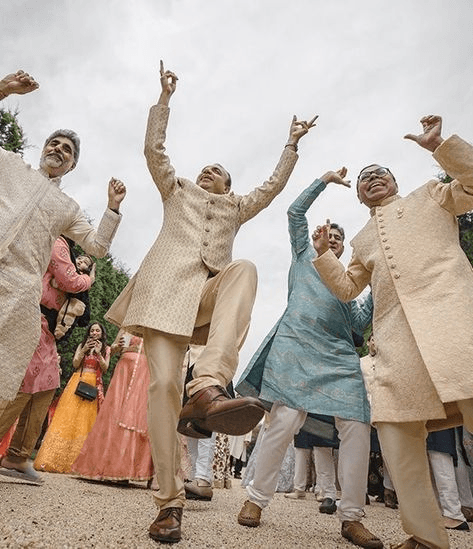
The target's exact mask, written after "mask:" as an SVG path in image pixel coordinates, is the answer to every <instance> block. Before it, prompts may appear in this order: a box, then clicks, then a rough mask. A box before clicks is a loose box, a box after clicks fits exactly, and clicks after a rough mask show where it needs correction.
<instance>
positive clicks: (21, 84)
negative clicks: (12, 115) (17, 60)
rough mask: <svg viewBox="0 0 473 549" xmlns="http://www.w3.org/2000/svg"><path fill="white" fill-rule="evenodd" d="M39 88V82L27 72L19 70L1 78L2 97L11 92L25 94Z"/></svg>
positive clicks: (0, 95) (0, 91)
mask: <svg viewBox="0 0 473 549" xmlns="http://www.w3.org/2000/svg"><path fill="white" fill-rule="evenodd" d="M38 88H39V84H38V82H36V80H35V79H34V78H33V77H32V76H30V75H29V74H28V73H27V72H24V71H21V70H20V71H17V72H16V73H14V74H8V75H7V76H5V77H4V78H2V80H0V99H5V97H8V96H9V95H11V94H14V93H16V94H19V95H23V94H25V93H30V92H32V91H34V90H36V89H38Z"/></svg>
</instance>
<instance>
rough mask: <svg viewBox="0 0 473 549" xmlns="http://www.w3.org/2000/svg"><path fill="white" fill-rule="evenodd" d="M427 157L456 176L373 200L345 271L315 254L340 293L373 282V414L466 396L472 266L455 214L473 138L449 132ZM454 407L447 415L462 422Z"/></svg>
mask: <svg viewBox="0 0 473 549" xmlns="http://www.w3.org/2000/svg"><path fill="white" fill-rule="evenodd" d="M434 158H435V159H436V160H437V161H438V162H439V164H440V165H441V166H442V168H443V169H444V170H445V171H446V173H448V174H449V175H450V176H451V177H453V178H454V181H452V182H451V183H448V184H445V183H440V182H439V181H437V180H433V181H430V182H428V183H427V184H425V185H423V186H422V187H420V188H418V189H416V190H415V191H413V192H412V193H411V194H410V195H408V196H407V197H405V198H401V197H399V196H394V197H389V198H387V199H386V200H385V201H384V202H383V203H382V204H381V206H378V207H375V208H372V209H371V219H370V220H369V221H368V223H367V224H366V225H365V227H364V228H363V229H362V230H361V231H360V232H359V233H358V234H357V235H356V236H355V238H354V239H353V241H352V242H351V245H352V246H353V256H352V259H351V261H350V264H349V265H348V268H347V271H346V272H345V269H344V268H343V266H342V264H341V263H340V262H339V261H338V260H337V259H336V257H335V256H334V255H333V253H331V252H327V253H325V254H323V255H322V256H320V257H319V258H317V259H315V260H314V265H315V267H316V268H317V270H318V271H319V273H320V275H321V277H322V279H323V280H324V282H325V283H326V284H327V286H328V287H329V288H330V290H331V291H332V292H333V293H334V294H335V295H336V296H337V297H338V298H339V299H341V300H343V301H349V300H351V299H353V298H354V297H355V296H356V295H358V294H359V293H360V292H361V291H362V289H363V288H364V287H365V286H366V285H367V284H370V283H371V288H372V293H373V300H374V314H373V333H374V336H375V341H376V347H377V355H376V368H375V374H374V381H373V384H372V401H371V420H372V422H377V421H395V422H407V421H422V420H437V419H443V420H445V418H446V414H445V410H444V406H443V403H448V402H455V401H459V400H465V399H469V398H473V376H472V375H471V365H470V362H471V361H470V360H469V358H468V357H473V330H471V329H470V327H471V326H473V270H472V267H471V265H470V263H469V261H468V259H467V257H466V255H465V254H464V252H463V250H462V249H461V247H460V243H459V238H458V224H457V220H456V216H457V215H460V214H462V213H465V212H467V211H469V210H471V209H473V147H472V146H471V145H470V144H468V143H466V142H465V141H463V140H461V139H460V138H459V137H458V136H452V137H450V138H449V139H447V140H445V141H444V142H443V143H442V144H441V145H440V146H439V147H438V148H437V149H436V151H435V153H434ZM453 411H454V410H450V409H449V410H448V412H449V415H451V418H450V419H451V421H449V423H448V424H451V423H452V422H457V424H459V423H461V418H460V417H459V416H456V417H454V416H453V415H452V414H451V413H450V412H453ZM444 425H447V423H446V422H444ZM436 427H437V428H440V427H441V422H437V425H436Z"/></svg>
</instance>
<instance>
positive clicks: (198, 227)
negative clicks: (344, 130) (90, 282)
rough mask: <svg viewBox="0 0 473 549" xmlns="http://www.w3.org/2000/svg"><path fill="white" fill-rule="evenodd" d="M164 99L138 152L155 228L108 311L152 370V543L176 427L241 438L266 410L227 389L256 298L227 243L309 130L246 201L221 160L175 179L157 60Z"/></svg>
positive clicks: (300, 126)
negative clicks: (139, 339) (191, 361)
mask: <svg viewBox="0 0 473 549" xmlns="http://www.w3.org/2000/svg"><path fill="white" fill-rule="evenodd" d="M160 69H161V70H160V75H161V95H160V97H159V100H158V104H157V105H155V106H153V107H151V111H150V116H149V119H148V127H147V132H146V139H145V156H146V160H147V163H148V168H149V170H150V173H151V175H152V177H153V180H154V182H155V184H156V186H157V188H158V190H159V192H160V193H161V197H162V200H163V208H164V215H163V225H162V228H161V232H160V234H159V236H158V238H157V239H156V241H155V243H154V244H153V246H152V248H151V249H150V251H149V252H148V254H147V256H146V257H145V259H144V261H143V262H142V264H141V266H140V268H139V270H138V272H137V273H136V275H135V276H134V277H133V278H132V280H131V281H130V282H129V284H128V286H127V287H126V288H125V289H124V290H123V292H122V293H121V294H120V296H119V297H118V299H117V300H116V301H115V303H114V304H113V305H112V307H111V309H110V310H109V312H108V313H107V319H108V320H110V321H111V322H114V323H115V324H117V325H121V326H123V327H124V328H126V329H127V330H128V331H131V332H133V333H135V334H137V335H142V336H143V339H144V347H145V352H146V356H147V359H148V365H149V368H150V373H151V383H150V389H149V408H148V419H149V433H150V439H151V447H152V452H153V462H154V465H155V467H156V472H157V478H158V484H159V492H158V493H157V494H156V496H155V500H156V504H157V506H158V508H159V509H160V512H159V514H158V517H157V519H156V520H155V522H154V523H153V524H152V525H151V527H150V536H151V537H152V538H153V539H156V540H157V541H164V542H177V541H179V540H180V539H181V520H182V508H183V506H184V503H185V492H184V484H183V482H182V479H181V478H180V477H179V474H178V468H179V443H178V436H177V432H176V428H178V430H179V432H180V433H182V434H185V435H188V436H192V437H196V438H201V437H204V438H205V437H210V436H211V433H212V431H217V432H223V433H227V434H230V435H241V434H244V433H246V432H248V431H251V429H253V427H255V426H256V425H257V423H258V422H259V421H260V419H261V417H262V416H263V414H264V408H263V407H262V405H261V404H260V403H259V401H258V400H257V399H255V398H249V397H248V398H239V399H231V398H229V396H228V394H227V393H226V391H225V389H224V388H225V387H226V386H227V385H228V383H229V382H230V381H231V380H232V378H233V376H234V374H235V370H236V368H237V364H238V352H239V349H240V348H241V346H242V345H243V342H244V341H245V338H246V334H247V332H248V328H249V324H250V316H251V310H252V308H253V303H254V299H255V295H256V282H257V280H256V269H255V266H254V265H253V264H252V263H250V262H249V261H246V260H236V261H233V260H232V247H233V241H234V238H235V236H236V234H237V232H238V230H239V229H240V226H241V225H242V224H243V223H246V222H247V221H249V220H250V219H251V218H253V217H254V216H255V215H256V214H258V213H259V212H260V211H261V210H262V209H263V208H266V207H267V206H268V205H269V204H270V203H271V202H272V200H273V199H274V198H275V197H276V196H277V195H278V194H279V193H280V192H281V191H282V189H283V188H284V186H285V185H286V183H287V180H288V179H289V176H290V174H291V172H292V170H293V168H294V165H295V163H296V161H297V158H298V157H297V154H296V149H297V144H298V141H299V139H300V138H301V137H302V136H303V135H305V134H306V133H307V132H308V131H309V130H310V128H312V127H313V126H314V122H315V118H316V117H314V118H313V119H312V120H310V121H309V122H305V121H300V122H299V121H297V120H296V117H294V118H293V120H292V122H291V126H290V130H289V141H288V143H287V144H286V146H285V148H284V152H283V153H282V156H281V159H280V161H279V163H278V165H277V167H276V169H275V170H274V172H273V174H272V176H271V177H270V178H269V179H268V180H267V181H266V182H265V183H263V185H261V186H260V187H256V188H255V189H254V190H253V191H252V192H250V193H248V194H247V195H244V196H239V195H236V194H234V193H233V192H231V178H230V175H229V173H228V172H227V170H226V169H225V168H223V166H222V165H221V164H210V165H208V166H206V167H205V168H204V169H203V170H202V172H201V173H200V174H199V176H198V177H197V181H196V183H194V182H193V181H190V180H188V179H185V178H183V177H177V176H176V175H175V172H174V168H173V167H172V165H171V163H170V160H169V157H168V156H167V155H166V152H165V148H164V142H165V139H166V128H167V122H168V118H169V106H168V105H169V100H170V98H171V96H172V94H173V93H174V91H175V89H176V85H177V77H176V75H175V74H174V73H173V72H171V71H165V70H164V67H163V63H162V61H161V67H160ZM191 340H192V343H196V344H199V343H200V344H204V345H205V349H204V351H203V352H202V354H201V355H200V356H199V358H198V359H197V361H196V363H195V366H194V370H193V376H194V379H193V380H192V381H191V382H190V383H188V384H187V387H186V389H187V394H188V396H189V397H190V398H189V400H188V401H187V403H186V404H185V406H184V408H183V409H182V411H181V387H182V383H181V370H182V362H183V359H184V355H185V353H186V349H187V346H188V344H189V343H190V342H191Z"/></svg>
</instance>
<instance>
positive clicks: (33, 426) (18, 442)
mask: <svg viewBox="0 0 473 549" xmlns="http://www.w3.org/2000/svg"><path fill="white" fill-rule="evenodd" d="M54 393H55V389H51V390H49V391H41V392H39V393H34V394H32V395H29V396H30V397H31V398H30V399H29V400H28V403H27V404H26V406H25V407H24V408H23V411H22V412H21V414H20V417H19V420H18V425H17V426H16V429H15V433H14V435H13V437H12V440H11V442H10V447H9V448H8V450H7V455H8V456H15V457H18V458H21V459H23V460H27V459H28V458H29V457H30V456H31V452H32V451H33V449H34V447H35V444H36V442H37V440H38V438H39V435H40V434H41V429H42V427H43V423H44V419H45V417H46V414H47V413H48V409H49V405H50V404H51V402H52V401H53V398H54Z"/></svg>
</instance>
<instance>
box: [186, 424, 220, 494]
mask: <svg viewBox="0 0 473 549" xmlns="http://www.w3.org/2000/svg"><path fill="white" fill-rule="evenodd" d="M215 436H216V434H215V433H213V434H212V436H211V437H210V438H200V439H198V443H197V444H198V446H197V447H198V452H197V460H196V463H195V476H194V478H195V479H200V480H205V481H206V482H208V484H209V486H210V485H211V484H212V478H213V473H212V462H213V459H214V451H215ZM189 440H192V439H189ZM194 440H196V439H194Z"/></svg>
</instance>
